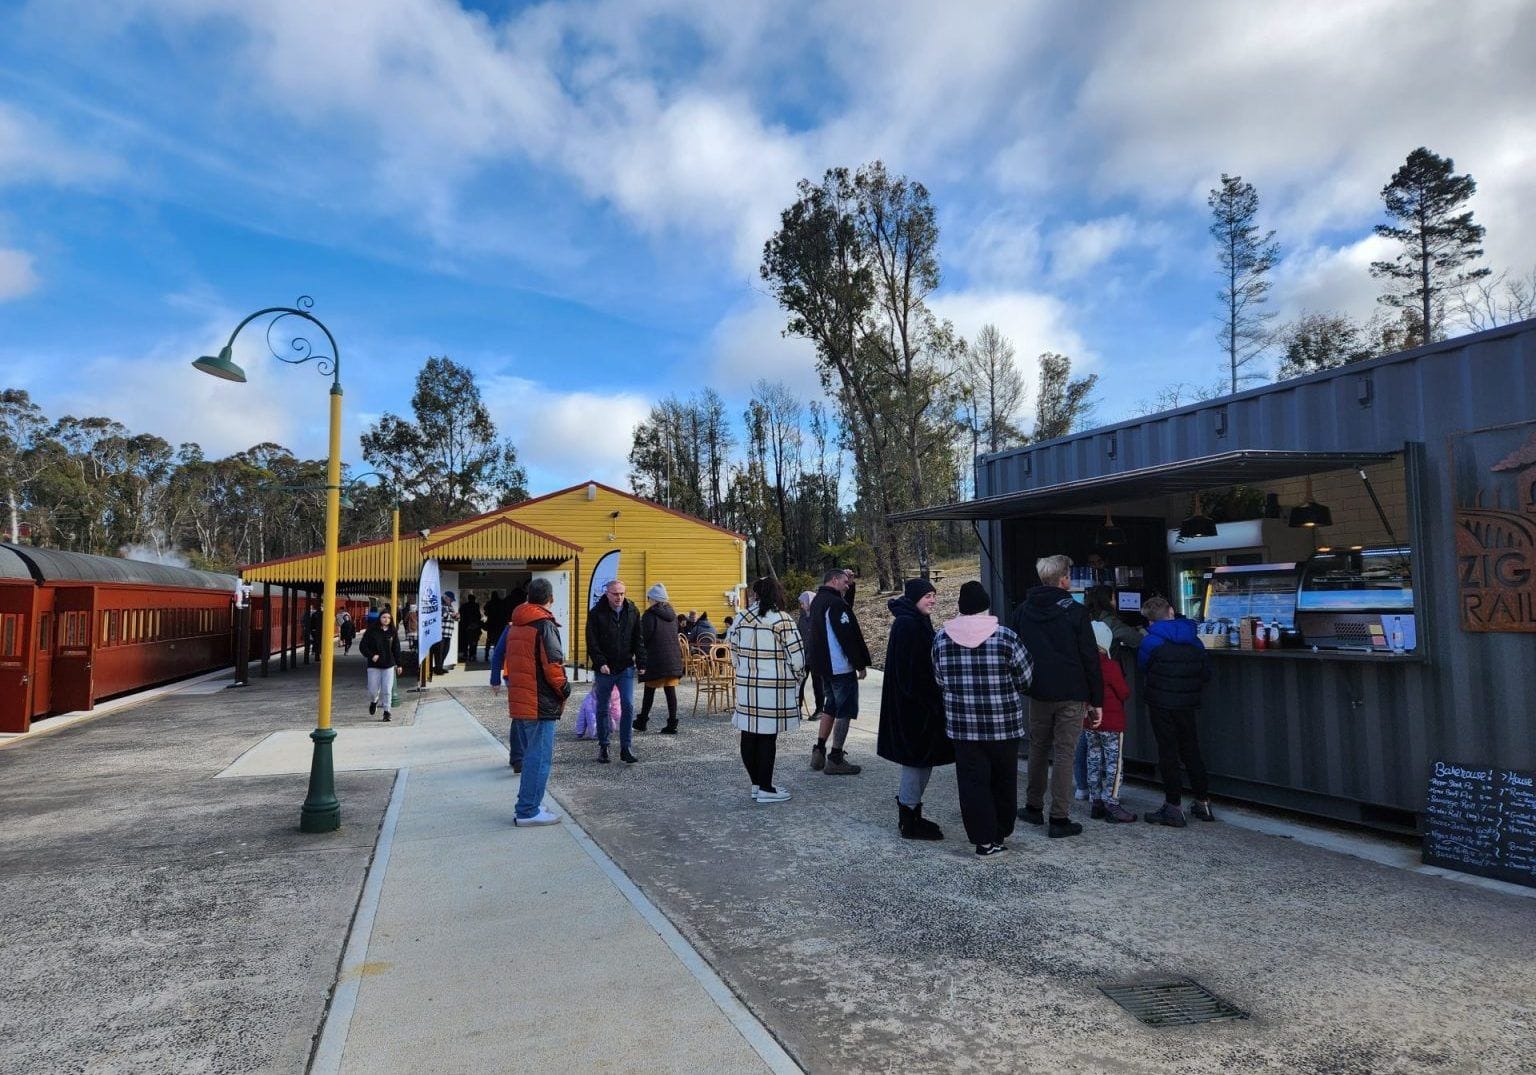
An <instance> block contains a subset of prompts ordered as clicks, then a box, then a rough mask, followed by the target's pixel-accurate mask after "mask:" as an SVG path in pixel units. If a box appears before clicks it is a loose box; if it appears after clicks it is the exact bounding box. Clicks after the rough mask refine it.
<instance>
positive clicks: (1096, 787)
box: [1083, 622, 1136, 824]
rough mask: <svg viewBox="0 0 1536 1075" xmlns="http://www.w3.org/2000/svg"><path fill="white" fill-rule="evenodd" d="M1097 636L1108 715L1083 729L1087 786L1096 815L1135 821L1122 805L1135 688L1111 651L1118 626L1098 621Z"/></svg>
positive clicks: (1105, 714) (1085, 785) (1132, 815)
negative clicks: (1128, 713) (1128, 705)
mask: <svg viewBox="0 0 1536 1075" xmlns="http://www.w3.org/2000/svg"><path fill="white" fill-rule="evenodd" d="M1093 639H1094V641H1095V642H1097V643H1098V645H1099V670H1100V671H1101V672H1102V673H1103V674H1104V719H1103V720H1102V721H1100V723H1099V726H1098V727H1097V728H1087V729H1085V730H1084V731H1083V738H1084V739H1085V740H1087V744H1088V758H1087V762H1088V773H1087V779H1086V781H1085V782H1084V787H1086V788H1087V789H1088V797H1089V798H1090V799H1092V800H1093V808H1092V816H1093V817H1095V818H1098V819H1100V820H1102V821H1108V822H1110V823H1112V824H1114V823H1124V822H1127V821H1135V820H1136V815H1135V814H1133V813H1131V812H1130V811H1129V810H1127V809H1125V808H1124V807H1123V806H1121V805H1120V775H1121V774H1120V747H1121V743H1122V741H1123V740H1124V738H1125V700H1126V699H1127V698H1129V697H1130V696H1131V688H1130V687H1129V686H1128V685H1127V684H1126V682H1125V673H1123V672H1121V671H1120V665H1119V663H1118V662H1116V661H1115V659H1114V658H1113V657H1111V656H1110V655H1109V650H1110V647H1111V646H1112V645H1114V641H1115V635H1114V629H1113V628H1111V627H1110V626H1109V624H1107V623H1103V622H1095V623H1094V625H1093Z"/></svg>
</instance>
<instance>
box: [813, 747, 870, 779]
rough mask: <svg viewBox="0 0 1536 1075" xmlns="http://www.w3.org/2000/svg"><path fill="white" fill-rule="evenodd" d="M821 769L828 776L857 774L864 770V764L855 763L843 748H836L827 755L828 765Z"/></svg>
mask: <svg viewBox="0 0 1536 1075" xmlns="http://www.w3.org/2000/svg"><path fill="white" fill-rule="evenodd" d="M821 771H822V772H823V773H826V774H827V775H828V776H857V775H859V773H861V772H863V771H864V766H862V765H855V764H853V762H851V761H849V760H848V756H847V755H846V754H844V753H843V752H842V751H841V750H834V751H832V752H831V753H830V754H828V755H827V762H826V765H825V766H823V768H822V770H821Z"/></svg>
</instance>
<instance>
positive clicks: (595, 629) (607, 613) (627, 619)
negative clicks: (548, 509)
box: [514, 579, 646, 765]
mask: <svg viewBox="0 0 1536 1075" xmlns="http://www.w3.org/2000/svg"><path fill="white" fill-rule="evenodd" d="M530 592H532V590H531V586H530ZM624 594H625V587H624V583H623V582H621V581H620V580H618V579H614V580H613V581H612V582H610V583H608V585H607V587H606V588H604V590H603V596H602V598H601V599H600V600H599V601H598V602H597V604H595V605H593V606H592V611H590V612H588V613H587V658H588V660H590V661H591V662H592V668H593V670H594V671H596V673H597V675H595V676H593V677H592V693H593V694H594V695H596V696H597V712H598V718H597V760H598V761H600V762H607V761H608V737H609V734H610V732H609V728H608V721H607V720H605V719H604V718H603V714H605V713H607V712H608V699H609V698H611V697H612V696H613V692H614V691H618V692H619V760H620V761H623V762H626V763H628V764H631V765H632V764H634V763H635V762H637V761H639V760H640V759H639V758H637V757H635V755H634V753H633V752H632V751H631V750H630V747H631V746H632V744H633V734H634V719H635V669H636V668H644V667H645V657H646V654H645V641H644V640H643V639H642V638H641V637H640V611H639V610H638V609H637V608H635V603H634V602H633V601H631V600H629V599H628V598H627V597H625V596H624ZM514 618H515V617H514Z"/></svg>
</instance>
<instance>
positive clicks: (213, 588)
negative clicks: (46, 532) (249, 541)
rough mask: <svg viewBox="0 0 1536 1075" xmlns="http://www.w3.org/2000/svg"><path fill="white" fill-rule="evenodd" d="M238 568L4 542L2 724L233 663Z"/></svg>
mask: <svg viewBox="0 0 1536 1075" xmlns="http://www.w3.org/2000/svg"><path fill="white" fill-rule="evenodd" d="M234 586H235V580H234V577H233V576H231V575H219V574H214V573H212V572H208V571H192V570H189V569H186V568H179V567H170V566H167V565H164V564H150V563H143V562H141V561H137V560H120V559H116V558H114V557H110V556H89V555H86V554H84V553H73V552H61V551H58V550H55V549H37V548H31V547H28V546H18V545H6V544H0V732H24V731H26V730H27V728H28V726H29V725H30V723H31V721H32V720H33V719H34V718H36V717H41V716H46V715H47V714H49V713H66V712H71V711H74V710H82V709H90V708H91V707H92V706H93V705H94V704H95V703H96V702H97V701H98V700H100V699H102V698H110V697H113V696H115V695H119V694H125V693H127V692H129V691H134V690H138V689H140V688H143V687H148V686H152V685H154V684H157V683H165V682H169V681H170V680H174V679H181V678H183V677H185V676H190V675H195V674H197V673H199V672H206V671H208V670H210V669H214V668H221V667H225V666H227V665H229V664H230V663H231V660H232V655H233V635H232V633H231V614H232V611H231V605H232V597H233V594H234Z"/></svg>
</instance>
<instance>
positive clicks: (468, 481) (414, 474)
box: [362, 357, 528, 529]
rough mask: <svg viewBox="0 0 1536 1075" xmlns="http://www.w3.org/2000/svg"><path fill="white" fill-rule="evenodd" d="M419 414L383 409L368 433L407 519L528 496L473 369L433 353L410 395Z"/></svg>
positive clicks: (366, 450)
mask: <svg viewBox="0 0 1536 1075" xmlns="http://www.w3.org/2000/svg"><path fill="white" fill-rule="evenodd" d="M411 411H412V413H413V415H414V416H415V421H409V420H407V419H405V418H402V417H400V416H399V415H397V414H392V413H388V412H386V413H385V414H384V416H383V417H382V418H380V419H379V421H378V422H376V423H374V424H373V425H372V426H370V427H369V428H368V430H367V431H366V432H365V433H364V434H363V437H362V444H363V457H364V458H365V459H367V461H368V463H369V465H370V466H372V467H374V469H376V470H378V471H379V472H380V473H381V474H384V475H386V477H387V478H388V481H389V484H390V485H391V486H392V487H393V488H394V489H395V490H397V491H398V493H399V495H400V497H401V519H402V525H406V526H408V527H409V528H410V529H418V528H420V527H424V526H436V525H438V524H440V523H444V522H449V521H451V520H453V519H460V518H463V517H464V516H466V515H472V514H474V513H476V512H481V511H487V510H489V509H491V508H494V507H499V506H502V505H506V504H514V503H516V502H517V501H519V500H526V499H527V497H528V490H527V488H526V483H527V480H528V479H527V475H526V473H525V472H524V471H523V468H522V467H520V466H518V463H517V449H516V448H515V447H513V445H512V442H511V441H510V440H502V439H500V438H499V436H498V434H497V431H496V423H495V422H494V421H493V420H492V419H491V412H490V408H488V407H487V406H486V405H485V402H484V400H482V399H481V397H480V388H479V386H478V385H477V384H476V383H475V375H474V371H473V370H471V369H469V367H467V366H461V365H459V364H458V363H456V362H454V361H453V360H452V359H450V358H447V357H441V358H439V357H431V358H428V359H427V361H426V364H425V365H424V366H423V367H422V369H421V372H420V373H418V374H417V375H416V391H415V393H414V394H413V395H412V396H411Z"/></svg>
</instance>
